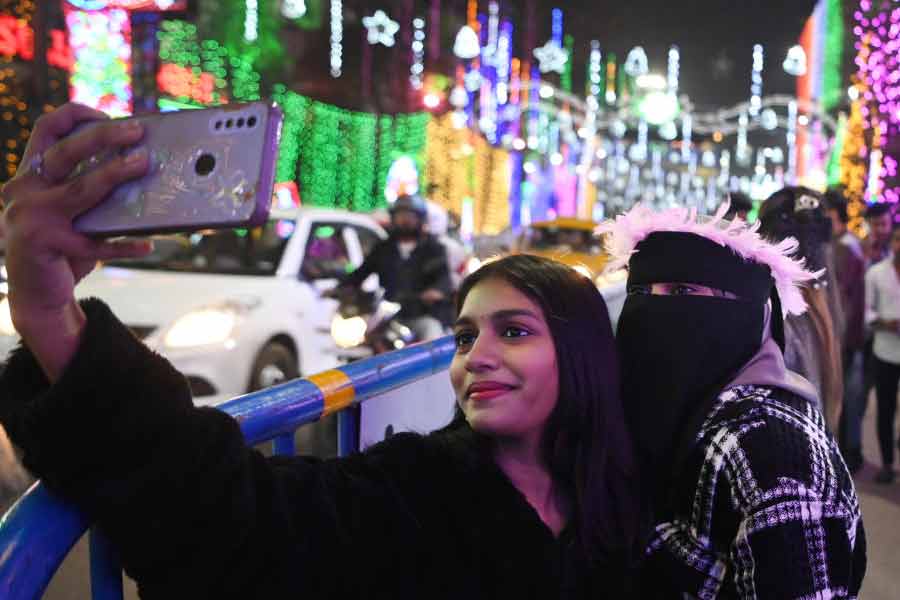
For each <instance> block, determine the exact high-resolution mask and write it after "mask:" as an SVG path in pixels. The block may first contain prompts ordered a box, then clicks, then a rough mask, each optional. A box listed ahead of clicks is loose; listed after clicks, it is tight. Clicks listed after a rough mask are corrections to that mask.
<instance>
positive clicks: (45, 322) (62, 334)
mask: <svg viewBox="0 0 900 600" xmlns="http://www.w3.org/2000/svg"><path fill="white" fill-rule="evenodd" d="M10 309H11V311H12V316H13V322H14V323H15V325H16V329H17V330H18V332H19V334H20V335H21V336H22V341H23V342H24V343H25V345H26V346H28V348H29V349H30V350H31V352H32V354H34V357H35V358H36V359H37V361H38V363H39V364H40V365H41V368H42V369H43V371H44V374H45V375H47V379H49V380H50V382H51V383H52V382H55V381H56V380H58V379H59V377H60V375H62V373H63V372H64V371H65V369H66V366H68V364H69V363H70V362H71V360H72V357H73V356H75V352H76V351H77V350H78V344H79V343H80V341H81V336H82V333H83V332H84V328H85V324H86V322H87V317H86V316H85V314H84V311H83V310H82V308H81V306H80V305H79V304H78V302H76V301H75V300H74V299H73V300H72V301H71V302H70V303H69V304H67V305H66V306H65V307H63V308H62V309H60V310H54V311H52V312H46V313H43V312H40V311H35V310H34V309H30V308H29V309H19V308H17V307H16V305H15V302H12V303H11V306H10Z"/></svg>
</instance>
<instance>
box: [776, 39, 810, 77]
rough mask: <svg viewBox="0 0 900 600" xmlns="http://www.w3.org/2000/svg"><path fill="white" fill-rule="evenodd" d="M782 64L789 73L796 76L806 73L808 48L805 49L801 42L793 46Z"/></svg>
mask: <svg viewBox="0 0 900 600" xmlns="http://www.w3.org/2000/svg"><path fill="white" fill-rule="evenodd" d="M781 66H782V67H784V70H785V72H786V73H787V74H788V75H793V76H794V77H801V76H803V75H806V50H804V49H803V46H801V45H800V44H797V45H796V46H791V49H790V50H788V53H787V57H785V59H784V62H783V63H781Z"/></svg>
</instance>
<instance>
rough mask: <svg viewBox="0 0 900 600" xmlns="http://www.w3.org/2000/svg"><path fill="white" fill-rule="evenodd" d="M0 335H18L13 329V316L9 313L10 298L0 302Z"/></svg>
mask: <svg viewBox="0 0 900 600" xmlns="http://www.w3.org/2000/svg"><path fill="white" fill-rule="evenodd" d="M0 334H3V335H18V332H16V328H15V327H13V322H12V314H11V313H10V312H9V298H8V297H7V298H4V299H3V300H0Z"/></svg>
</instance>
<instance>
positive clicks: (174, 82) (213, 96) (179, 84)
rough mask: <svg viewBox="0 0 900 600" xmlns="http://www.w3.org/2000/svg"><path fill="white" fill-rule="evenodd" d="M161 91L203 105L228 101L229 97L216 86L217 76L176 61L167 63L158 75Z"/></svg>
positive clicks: (157, 81)
mask: <svg viewBox="0 0 900 600" xmlns="http://www.w3.org/2000/svg"><path fill="white" fill-rule="evenodd" d="M156 83H157V85H159V89H160V91H162V92H164V93H166V94H169V95H171V96H174V97H176V98H185V99H190V100H193V101H194V102H199V103H200V104H203V105H210V104H214V103H215V104H218V103H220V102H221V103H227V102H228V98H227V96H225V94H224V93H222V92H221V91H219V90H218V89H217V88H216V76H215V75H213V74H211V73H205V72H203V71H200V72H199V73H198V72H197V71H195V70H194V69H192V68H190V67H182V66H179V65H176V64H175V63H165V64H163V65H162V66H161V67H160V69H159V73H158V74H157V75H156Z"/></svg>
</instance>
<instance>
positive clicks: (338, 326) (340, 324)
mask: <svg viewBox="0 0 900 600" xmlns="http://www.w3.org/2000/svg"><path fill="white" fill-rule="evenodd" d="M367 328H368V325H366V320H365V319H363V318H362V317H350V318H349V319H345V318H344V317H342V316H341V315H340V314H336V315H334V318H333V319H331V337H332V338H333V339H334V343H335V344H337V345H338V346H340V347H341V348H353V347H355V346H359V345H360V344H362V343H363V342H364V341H366V329H367Z"/></svg>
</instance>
